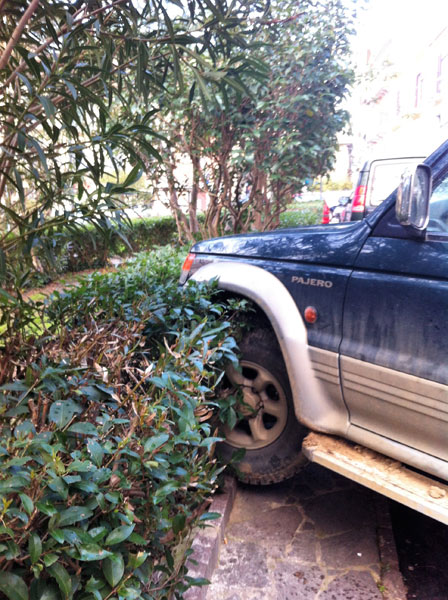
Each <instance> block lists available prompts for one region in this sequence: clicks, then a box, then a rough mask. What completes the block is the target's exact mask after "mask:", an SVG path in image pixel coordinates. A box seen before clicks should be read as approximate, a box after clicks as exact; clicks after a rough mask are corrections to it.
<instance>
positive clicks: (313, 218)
mask: <svg viewBox="0 0 448 600" xmlns="http://www.w3.org/2000/svg"><path fill="white" fill-rule="evenodd" d="M322 208H323V202H322V201H321V200H315V201H313V202H296V203H294V204H292V205H291V206H290V207H289V208H288V210H287V211H286V212H284V213H282V214H281V215H280V227H299V226H300V225H318V224H319V223H320V222H321V221H322Z"/></svg>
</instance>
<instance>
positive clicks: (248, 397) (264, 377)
mask: <svg viewBox="0 0 448 600" xmlns="http://www.w3.org/2000/svg"><path fill="white" fill-rule="evenodd" d="M240 366H241V371H242V372H241V373H240V372H239V371H237V370H236V369H235V367H233V366H232V365H230V366H229V367H228V368H227V369H226V377H227V380H228V382H229V384H230V385H231V386H232V387H233V388H237V387H239V388H241V389H242V395H243V401H242V403H241V404H240V406H239V407H238V409H239V410H238V412H239V415H240V417H241V418H240V420H239V421H238V422H237V423H236V425H235V427H234V428H233V429H230V427H228V426H225V427H224V434H225V436H226V442H227V443H228V444H230V445H231V446H234V447H235V448H245V449H246V450H257V449H259V448H264V447H266V446H269V445H270V444H272V443H273V442H275V441H276V440H277V439H278V438H279V436H280V435H281V433H282V432H283V430H284V428H285V426H286V421H287V417H288V403H287V399H286V394H285V392H284V390H283V387H282V386H281V384H280V383H279V381H278V379H277V378H276V377H274V375H273V374H272V373H271V372H270V371H269V370H268V369H265V368H264V367H261V366H260V365H258V364H256V363H253V362H251V361H247V360H242V361H241V362H240Z"/></svg>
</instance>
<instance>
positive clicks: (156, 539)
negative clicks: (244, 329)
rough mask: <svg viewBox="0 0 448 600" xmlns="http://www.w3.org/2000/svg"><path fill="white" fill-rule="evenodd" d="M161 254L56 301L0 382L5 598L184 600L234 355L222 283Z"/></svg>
mask: <svg viewBox="0 0 448 600" xmlns="http://www.w3.org/2000/svg"><path fill="white" fill-rule="evenodd" d="M180 263H181V257H180V255H179V254H178V253H176V252H174V251H172V250H168V249H164V250H162V251H158V252H155V253H153V254H152V255H149V256H148V255H144V256H139V257H138V258H136V259H135V260H134V261H133V262H132V264H131V266H130V267H129V268H127V269H122V270H120V271H119V272H117V273H113V274H108V275H106V276H98V275H95V276H92V277H90V278H88V279H86V280H85V281H84V282H83V283H82V284H81V285H80V286H79V287H78V288H74V289H71V290H70V291H69V292H63V293H56V294H55V296H54V298H53V299H52V300H51V302H50V303H49V305H48V306H47V308H46V312H45V316H46V317H47V319H49V321H51V323H52V325H51V326H50V327H51V330H52V333H53V335H52V336H47V337H42V338H40V339H38V340H29V341H28V345H27V344H26V340H22V343H21V345H20V348H17V355H16V356H15V357H11V356H9V357H8V360H5V361H4V362H3V364H2V365H1V367H2V371H1V372H2V373H3V374H5V373H6V377H7V381H8V383H6V384H4V385H3V386H2V388H1V389H0V407H1V413H0V414H1V416H0V425H1V449H2V452H1V455H0V466H1V481H0V494H1V502H0V510H1V516H2V526H1V527H0V560H1V561H2V571H1V572H0V590H1V591H2V592H3V593H4V594H5V595H6V596H7V597H8V598H10V599H11V600H17V599H19V600H25V599H27V598H30V599H32V600H44V599H46V600H63V599H72V598H73V599H74V600H77V599H80V600H84V599H85V600H87V599H97V600H100V599H108V600H112V599H113V598H115V599H117V598H120V599H121V598H123V599H129V600H131V599H136V598H143V599H147V600H150V599H155V598H168V597H173V595H174V596H175V597H178V598H180V597H182V592H183V590H185V589H186V588H187V587H188V586H189V585H191V584H192V583H197V584H198V583H201V582H199V581H194V580H191V579H189V578H188V575H187V574H186V570H185V566H184V563H185V558H186V555H187V554H188V552H187V549H188V543H189V535H190V532H191V529H192V527H193V525H194V524H195V523H196V522H198V520H205V519H207V518H212V517H213V516H214V515H207V514H202V513H203V511H204V507H205V506H206V504H207V500H208V498H209V496H210V494H211V492H212V491H213V490H214V489H215V488H216V486H217V478H218V474H219V473H220V471H221V469H222V467H219V466H218V465H217V464H216V462H215V460H214V459H213V458H212V454H211V452H212V449H213V445H214V443H215V442H216V441H217V439H219V438H217V437H215V436H216V434H215V432H214V430H213V427H212V425H211V424H210V421H209V420H208V417H209V416H210V414H211V412H212V409H213V407H214V406H215V403H214V400H213V392H214V388H215V386H216V385H217V382H218V381H219V379H220V374H221V366H222V364H223V361H228V360H232V361H235V360H236V359H235V355H234V349H235V341H234V339H233V338H232V337H229V328H230V323H229V321H228V320H227V319H226V307H225V306H224V305H223V304H221V303H220V302H218V301H217V297H215V292H214V288H213V286H206V285H204V284H196V283H192V284H191V285H189V286H187V287H186V288H184V289H179V288H178V286H177V276H178V273H179V266H180Z"/></svg>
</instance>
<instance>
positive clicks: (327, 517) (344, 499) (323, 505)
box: [304, 489, 375, 537]
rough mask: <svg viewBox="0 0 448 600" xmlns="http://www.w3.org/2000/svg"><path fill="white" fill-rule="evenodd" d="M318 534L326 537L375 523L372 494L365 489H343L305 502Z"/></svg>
mask: <svg viewBox="0 0 448 600" xmlns="http://www.w3.org/2000/svg"><path fill="white" fill-rule="evenodd" d="M304 507H305V514H306V516H307V517H308V518H309V519H311V520H312V521H313V523H314V526H315V528H316V533H317V535H319V536H321V537H324V536H326V535H334V534H336V533H343V532H344V531H349V530H350V529H353V528H357V529H359V528H360V527H363V526H365V525H370V524H372V525H373V524H374V523H375V514H374V511H373V510H372V502H371V494H370V493H365V492H364V490H361V489H356V490H341V491H337V492H332V493H329V494H325V495H322V496H317V497H316V498H312V499H310V500H308V501H306V502H305V503H304Z"/></svg>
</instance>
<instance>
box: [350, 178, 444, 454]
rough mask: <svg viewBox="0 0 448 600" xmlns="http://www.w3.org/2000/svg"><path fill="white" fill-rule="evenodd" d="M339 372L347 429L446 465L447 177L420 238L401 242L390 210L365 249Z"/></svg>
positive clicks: (352, 281)
mask: <svg viewBox="0 0 448 600" xmlns="http://www.w3.org/2000/svg"><path fill="white" fill-rule="evenodd" d="M340 367H341V375H342V387H343V394H344V399H345V402H346V404H347V407H348V410H349V413H350V422H351V423H352V424H353V425H356V426H358V427H361V428H364V429H366V430H368V431H372V432H375V433H377V434H380V435H382V436H385V437H387V438H389V439H392V440H395V441H397V442H400V443H403V444H406V445H408V446H410V447H413V448H416V449H419V450H421V451H423V452H426V453H429V454H431V455H434V456H438V457H440V458H443V459H445V460H448V177H445V178H444V179H442V181H441V183H440V184H439V185H438V187H437V188H436V189H435V191H434V193H433V195H432V197H431V203H430V224H429V226H428V231H427V236H426V239H423V240H419V239H412V238H409V237H408V238H407V239H406V233H405V232H404V230H403V228H401V226H400V225H399V224H398V223H397V222H396V221H395V218H394V208H393V207H392V209H390V211H389V213H388V214H387V215H386V217H385V218H384V219H383V221H382V222H381V226H379V227H378V226H377V227H376V229H374V230H373V233H372V235H371V236H370V237H369V238H368V239H367V241H366V242H365V244H364V245H363V247H362V249H361V252H360V254H359V255H358V258H357V261H356V264H355V267H354V270H353V273H352V275H351V277H350V280H349V283H348V286H347V295H346V301H345V306H344V318H343V339H342V343H341V347H340Z"/></svg>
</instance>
